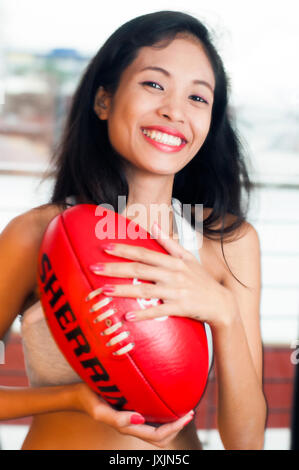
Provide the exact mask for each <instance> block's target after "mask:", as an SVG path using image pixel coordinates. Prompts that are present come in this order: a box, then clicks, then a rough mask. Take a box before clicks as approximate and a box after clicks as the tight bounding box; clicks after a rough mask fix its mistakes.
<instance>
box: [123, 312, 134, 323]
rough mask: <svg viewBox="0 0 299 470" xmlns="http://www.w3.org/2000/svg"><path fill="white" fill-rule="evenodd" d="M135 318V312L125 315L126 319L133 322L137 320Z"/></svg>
mask: <svg viewBox="0 0 299 470" xmlns="http://www.w3.org/2000/svg"><path fill="white" fill-rule="evenodd" d="M135 318H136V315H135V313H133V312H128V313H126V314H125V319H126V320H128V321H133V320H135Z"/></svg>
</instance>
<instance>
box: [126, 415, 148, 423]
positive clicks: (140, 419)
mask: <svg viewBox="0 0 299 470" xmlns="http://www.w3.org/2000/svg"><path fill="white" fill-rule="evenodd" d="M130 421H131V424H143V423H145V419H144V417H143V416H141V415H132V416H131V419H130Z"/></svg>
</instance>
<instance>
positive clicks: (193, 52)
mask: <svg viewBox="0 0 299 470" xmlns="http://www.w3.org/2000/svg"><path fill="white" fill-rule="evenodd" d="M214 87H215V78H214V73H213V69H212V66H211V64H210V62H209V59H208V58H207V56H206V54H205V52H204V50H203V47H202V46H201V44H200V43H199V42H198V41H196V40H194V39H189V38H175V39H174V40H173V41H172V42H171V43H170V44H169V45H168V46H166V47H164V48H162V49H155V48H153V47H143V48H141V49H140V51H139V54H138V56H137V58H136V59H135V60H134V61H133V62H132V63H131V64H130V65H129V66H128V67H127V68H126V69H125V71H124V72H123V73H122V76H121V79H120V83H119V86H118V88H117V91H116V92H115V93H114V95H113V97H112V98H110V97H109V95H107V94H105V93H106V92H105V91H104V90H103V89H102V91H99V92H98V96H97V98H98V100H96V102H98V101H99V99H100V98H102V99H103V102H104V103H105V105H106V110H104V109H103V108H97V106H96V107H95V110H96V112H97V114H98V115H99V117H100V118H101V119H107V120H108V133H109V139H110V142H111V144H112V146H113V147H114V149H115V150H116V151H117V152H118V153H119V154H121V155H122V156H123V157H124V158H125V159H126V160H127V161H128V162H129V163H131V165H133V166H135V167H138V168H139V169H142V170H144V171H147V172H151V173H155V174H160V175H169V174H175V173H177V172H178V171H179V170H180V169H181V168H183V167H184V166H185V165H186V164H187V163H188V162H189V161H190V160H191V159H192V158H193V157H194V156H195V155H196V153H197V152H198V150H199V149H200V148H201V146H202V145H203V143H204V141H205V138H206V136H207V134H208V131H209V127H210V123H211V113H212V105H213V95H214V93H213V90H214ZM103 93H104V94H103ZM100 113H101V114H100Z"/></svg>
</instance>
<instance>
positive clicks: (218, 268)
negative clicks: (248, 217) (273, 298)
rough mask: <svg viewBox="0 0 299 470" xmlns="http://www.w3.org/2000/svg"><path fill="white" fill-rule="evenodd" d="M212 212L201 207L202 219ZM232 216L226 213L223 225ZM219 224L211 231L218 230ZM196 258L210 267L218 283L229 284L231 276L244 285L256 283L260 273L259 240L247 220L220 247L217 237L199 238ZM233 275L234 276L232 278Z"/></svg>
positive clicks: (233, 219)
mask: <svg viewBox="0 0 299 470" xmlns="http://www.w3.org/2000/svg"><path fill="white" fill-rule="evenodd" d="M211 211H212V209H210V208H205V209H204V211H203V218H204V219H206V218H207V217H208V216H209V215H210V213H211ZM235 219H236V217H235V216H233V215H232V214H227V215H226V218H225V225H230V224H232V223H233V222H234V221H235ZM220 226H221V224H220V222H219V223H217V224H215V226H214V227H213V228H215V229H219V228H220ZM200 255H201V257H202V258H203V260H204V261H205V263H204V264H205V265H206V266H208V265H211V263H213V265H214V272H215V273H216V274H217V278H218V280H219V281H220V282H221V283H222V284H230V283H233V282H234V281H235V282H237V281H236V280H235V277H236V278H237V279H239V280H240V281H241V282H243V283H244V284H248V281H249V283H250V284H252V283H256V281H258V278H259V270H260V240H259V236H258V233H257V231H256V229H255V227H254V226H253V225H252V224H251V223H249V222H248V221H245V222H243V223H242V224H241V225H240V226H239V227H238V228H237V229H236V230H235V231H233V232H232V233H231V234H229V236H228V237H227V238H225V239H224V241H223V244H221V240H220V238H219V239H217V240H211V239H208V238H207V237H203V243H202V248H201V250H200ZM234 276H235V277H234Z"/></svg>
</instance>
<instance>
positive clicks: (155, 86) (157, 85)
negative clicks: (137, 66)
mask: <svg viewBox="0 0 299 470" xmlns="http://www.w3.org/2000/svg"><path fill="white" fill-rule="evenodd" d="M142 85H147V86H150V87H151V88H156V89H157V90H163V88H162V87H161V86H160V85H159V84H158V83H156V82H143V83H142Z"/></svg>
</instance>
